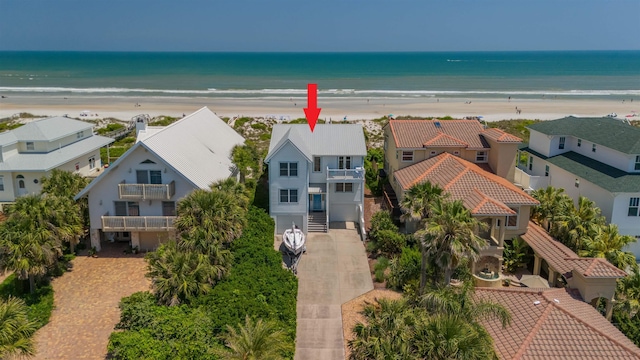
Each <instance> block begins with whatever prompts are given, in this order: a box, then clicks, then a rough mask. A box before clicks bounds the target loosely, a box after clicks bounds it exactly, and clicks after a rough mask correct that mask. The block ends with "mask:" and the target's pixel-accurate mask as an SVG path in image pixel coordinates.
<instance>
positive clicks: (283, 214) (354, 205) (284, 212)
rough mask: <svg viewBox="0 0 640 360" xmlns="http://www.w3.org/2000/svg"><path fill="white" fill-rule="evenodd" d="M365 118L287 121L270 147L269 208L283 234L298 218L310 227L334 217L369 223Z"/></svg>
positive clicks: (275, 133) (321, 227) (325, 225)
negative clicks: (352, 121)
mask: <svg viewBox="0 0 640 360" xmlns="http://www.w3.org/2000/svg"><path fill="white" fill-rule="evenodd" d="M366 155H367V149H366V145H365V140H364V132H363V129H362V126H361V125H359V124H319V125H316V127H315V131H314V132H311V130H310V129H309V125H307V124H298V125H289V124H281V125H275V126H274V127H273V133H272V135H271V143H270V145H269V153H268V155H267V157H266V159H265V162H266V163H267V164H268V165H269V209H270V210H269V213H270V215H271V217H272V218H273V219H274V220H275V222H276V232H277V233H278V234H281V233H283V232H284V230H285V229H287V228H291V226H292V224H293V223H295V224H296V226H298V227H299V228H300V229H302V230H303V231H304V232H308V231H327V229H328V226H329V223H330V222H334V221H335V222H355V223H358V224H360V225H361V230H362V226H363V225H364V213H363V204H364V157H365V156H366Z"/></svg>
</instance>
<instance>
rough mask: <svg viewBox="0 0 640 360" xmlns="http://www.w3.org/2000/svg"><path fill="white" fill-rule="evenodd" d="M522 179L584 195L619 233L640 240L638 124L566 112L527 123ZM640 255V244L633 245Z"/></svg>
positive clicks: (536, 185) (575, 196) (536, 186)
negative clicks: (552, 117) (546, 119)
mask: <svg viewBox="0 0 640 360" xmlns="http://www.w3.org/2000/svg"><path fill="white" fill-rule="evenodd" d="M529 130H530V131H531V137H530V140H529V146H528V147H525V148H523V149H522V151H523V152H525V153H526V157H527V160H526V163H522V164H520V166H519V169H518V170H517V171H518V172H522V174H521V176H520V177H521V179H522V181H519V182H518V183H519V184H522V186H523V187H525V188H527V187H529V188H532V189H539V188H544V187H547V186H549V185H550V186H553V187H556V188H562V189H564V190H565V193H566V194H567V195H569V196H570V197H571V198H573V199H574V201H576V203H577V200H578V197H580V196H585V197H587V198H589V199H591V200H593V201H594V202H595V203H596V205H597V206H598V207H599V208H600V209H601V210H602V215H604V216H605V217H606V219H607V221H608V222H610V223H614V224H616V225H618V229H619V231H620V233H621V234H624V235H632V236H635V237H636V238H638V239H640V128H637V127H634V126H631V125H628V124H626V123H624V122H621V121H619V120H615V119H611V118H576V117H566V118H563V119H558V120H553V121H542V122H539V123H536V124H532V125H530V126H529ZM629 250H630V251H633V252H634V253H635V254H636V257H639V256H640V244H638V243H636V244H634V245H632V246H631V248H630V249H629Z"/></svg>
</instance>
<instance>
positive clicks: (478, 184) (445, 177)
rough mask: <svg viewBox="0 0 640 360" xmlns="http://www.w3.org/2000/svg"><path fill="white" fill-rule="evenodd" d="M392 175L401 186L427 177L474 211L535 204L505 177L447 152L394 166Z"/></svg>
mask: <svg viewBox="0 0 640 360" xmlns="http://www.w3.org/2000/svg"><path fill="white" fill-rule="evenodd" d="M393 176H394V177H395V179H396V180H397V181H398V184H400V186H401V187H402V189H404V190H408V189H409V188H410V187H411V186H413V185H415V184H418V183H423V182H426V181H427V180H429V181H431V183H433V184H437V185H439V186H440V187H442V188H443V189H444V190H445V191H446V192H447V193H449V194H450V195H451V197H452V199H453V200H463V203H464V205H465V207H466V208H467V209H469V211H471V213H472V214H474V215H513V214H515V212H514V211H513V210H511V209H510V208H509V206H508V205H538V204H539V202H538V200H536V199H534V198H532V197H531V196H529V195H528V194H527V193H525V192H524V191H522V190H521V189H519V188H518V187H516V186H515V185H513V184H512V183H511V182H509V181H507V180H506V179H504V178H502V177H500V176H498V175H495V174H493V173H491V172H488V171H486V170H483V169H482V168H481V167H480V166H478V165H476V164H474V163H471V162H469V161H467V160H464V159H461V158H459V157H457V156H454V155H451V154H449V153H446V152H445V153H442V154H440V155H438V156H434V157H432V158H430V159H427V160H423V161H420V162H418V163H416V164H413V165H411V166H407V167H406V168H403V169H400V170H397V171H395V172H394V173H393Z"/></svg>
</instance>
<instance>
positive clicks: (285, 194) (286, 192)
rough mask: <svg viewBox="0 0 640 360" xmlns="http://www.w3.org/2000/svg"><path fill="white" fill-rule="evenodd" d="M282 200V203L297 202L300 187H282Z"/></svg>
mask: <svg viewBox="0 0 640 360" xmlns="http://www.w3.org/2000/svg"><path fill="white" fill-rule="evenodd" d="M280 202H281V203H297V202H298V189H281V190H280Z"/></svg>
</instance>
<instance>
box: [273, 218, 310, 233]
mask: <svg viewBox="0 0 640 360" xmlns="http://www.w3.org/2000/svg"><path fill="white" fill-rule="evenodd" d="M302 221H303V217H302V215H278V216H277V217H276V233H277V234H282V233H284V231H285V230H286V229H291V226H292V225H293V223H295V224H296V226H298V227H299V228H300V229H303V228H304V227H303V224H302Z"/></svg>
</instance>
